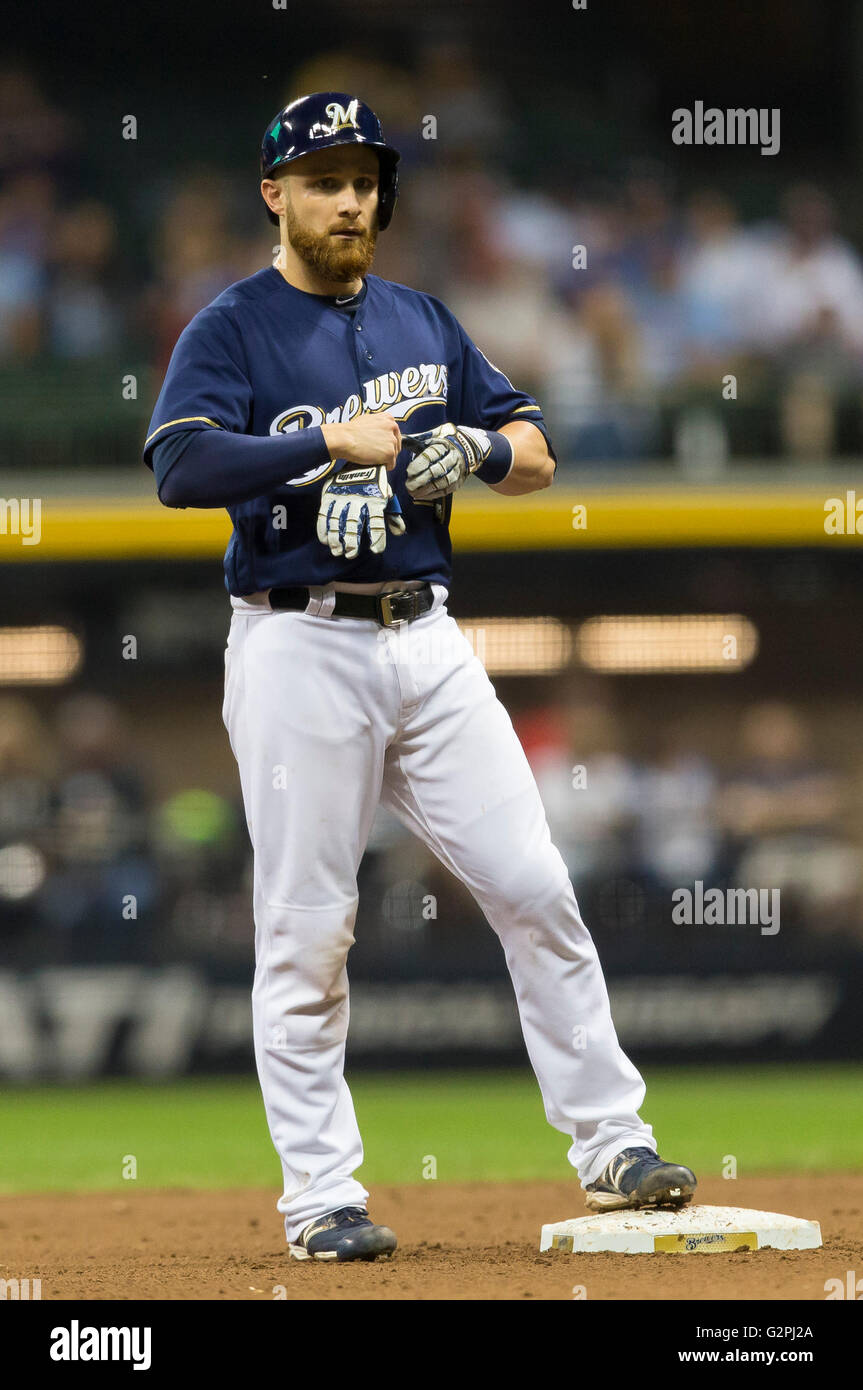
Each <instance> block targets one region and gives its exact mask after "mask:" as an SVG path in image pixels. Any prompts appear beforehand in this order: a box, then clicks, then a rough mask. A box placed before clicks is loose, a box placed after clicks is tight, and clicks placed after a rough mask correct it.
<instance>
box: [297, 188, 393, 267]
mask: <svg viewBox="0 0 863 1390" xmlns="http://www.w3.org/2000/svg"><path fill="white" fill-rule="evenodd" d="M287 235H288V241H289V243H290V245H291V246H292V247H293V249H294V250H295V251H296V253H297V255H298V256H300V257H301V258H302V259H303V260H304V261H305V262H306V265H308V266H309V267H310V268H311V269H312V270H313V271H314V272H315V274H316V275H318V276H320V278H321V279H322V280H330V281H332V282H333V284H339V285H344V284H347V282H348V281H349V280H358V279H361V278H362V276H364V275H366V274H367V273H368V271H369V270H370V269H371V264H372V261H373V260H374V257H375V244H376V242H377V239H378V231H377V226H375V227H373V228H372V229H371V230H370V231H368V232H363V234H362V235H361V236H358V237H354V238H353V239H352V240H351V241H337V240H336V239H335V238H334V237H332V236H330V234H329V233H324V235H323V236H319V235H318V233H317V232H309V231H307V230H306V229H305V228H304V227H301V226H300V224H299V222H298V221H297V219H296V216H295V214H294V210H293V208H292V207H290V205H289V206H288V209H287Z"/></svg>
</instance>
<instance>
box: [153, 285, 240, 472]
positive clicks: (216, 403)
mask: <svg viewBox="0 0 863 1390" xmlns="http://www.w3.org/2000/svg"><path fill="white" fill-rule="evenodd" d="M251 415H252V386H251V383H250V381H249V378H248V376H247V374H246V366H245V358H244V354H243V345H242V342H241V340H240V336H239V333H238V331H237V329H236V327H235V326H234V324H233V322H232V321H231V319H230V317H229V316H228V315H227V314H225V313H224V311H223V310H221V309H214V308H212V307H209V308H207V309H202V310H201V312H200V313H199V314H196V315H195V317H194V318H193V319H192V321H191V323H189V324H188V325H187V326H186V328H184V329H183V332H182V333H181V334H180V337H179V339H178V340H177V345H176V347H175V348H174V351H173V353H172V354H171V360H170V362H169V363H168V370H167V372H166V374H165V380H164V382H163V384H162V389H161V391H160V392H159V399H158V400H157V401H156V408H155V410H154V411H153V418H152V419H151V421H150V428H149V430H148V431H147V438H146V441H145V443H144V462H145V463H146V464H147V466H148V468H152V467H153V458H152V452H153V449H154V448H155V446H156V445H157V444H160V443H161V442H162V441H163V440H165V439H167V438H168V437H169V436H170V435H172V434H175V433H178V432H179V431H184V430H198V429H200V430H206V429H222V430H230V431H232V432H234V433H240V434H244V433H246V432H247V430H248V428H249V424H250V421H251Z"/></svg>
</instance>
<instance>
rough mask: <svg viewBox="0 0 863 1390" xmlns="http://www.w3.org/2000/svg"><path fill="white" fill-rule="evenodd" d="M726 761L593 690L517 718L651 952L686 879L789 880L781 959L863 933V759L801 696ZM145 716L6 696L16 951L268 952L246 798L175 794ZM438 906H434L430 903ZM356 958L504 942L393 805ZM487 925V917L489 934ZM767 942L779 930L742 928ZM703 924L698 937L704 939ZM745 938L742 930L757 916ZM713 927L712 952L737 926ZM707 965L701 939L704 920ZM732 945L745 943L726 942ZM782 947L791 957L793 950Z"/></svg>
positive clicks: (636, 942) (637, 938) (563, 841)
mask: <svg viewBox="0 0 863 1390" xmlns="http://www.w3.org/2000/svg"><path fill="white" fill-rule="evenodd" d="M731 722H734V723H735V727H734V728H730V727H729V729H727V731H726V733H727V734H730V735H731V739H732V742H733V745H734V746H735V748H736V750H737V752H736V755H735V757H734V758H733V759H731V760H730V761H729V762H728V764H727V765H720V764H719V763H718V762H717V760H716V758H715V757H711V756H709V755H708V754H707V753H706V752H705V751H704V746H705V744H706V739H705V738H704V737H703V736H702V738H701V740H699V739H698V738H697V737H696V736H695V735H684V734H683V733H682V731H681V729H680V727H679V725H678V724H677V723H676V722H675V721H674V719H673V718H670V717H669V718H667V719H664V720H663V719H661V718H658V719H657V721H656V731H655V734H654V735H653V738H652V743H651V747H650V749H649V751H646V750H645V748H644V746H643V745H642V746H641V748H640V751H639V752H638V753H635V752H634V751H633V744H634V741H635V734H636V730H635V726H634V724H633V721H632V720H631V719H630V718H627V717H624V716H623V715H622V714H621V713H620V712H616V711H615V707H614V703H613V700H611V699H609V698H608V695H607V693H603V696H602V698H601V699H600V698H597V697H595V696H594V695H589V694H582V695H576V696H575V697H574V698H570V699H567V700H560V701H555V702H554V703H552V704H549V705H547V706H543V707H541V708H538V709H534V710H530V711H528V712H526V713H524V714H523V715H522V716H521V717H520V718H518V719H517V721H516V727H517V730H518V732H519V736H520V738H521V740H522V743H523V746H524V748H525V751H526V753H527V755H528V758H529V760H530V762H531V765H532V767H533V770H534V773H535V775H536V778H537V781H538V784H539V787H540V791H541V794H542V796H543V800H544V803H545V806H546V811H547V814H548V819H549V823H550V827H551V832H552V837H553V839H554V842H555V843H556V844H557V846H558V847H559V849H560V851H561V853H562V855H563V857H564V859H565V861H566V864H567V868H568V870H569V873H570V876H571V878H572V881H573V884H574V886H575V889H576V893H577V896H578V899H579V903H580V906H581V910H582V915H583V916H584V918H585V921H586V922H587V923H588V925H589V927H590V928H591V930H592V931H594V933H595V934H596V936H597V939H598V940H600V941H601V942H602V943H606V942H610V943H611V944H612V945H613V944H614V942H615V941H617V942H618V943H619V942H621V941H623V942H625V945H626V952H627V955H626V959H627V962H628V964H629V965H630V966H632V967H638V966H639V965H645V966H646V965H647V964H649V963H650V961H651V959H652V955H653V952H654V951H655V949H657V948H658V947H659V946H660V945H661V944H662V943H665V944H666V945H667V944H668V943H669V941H671V940H674V941H679V939H680V932H681V929H680V927H676V926H674V925H673V922H672V896H671V895H672V893H673V892H674V891H675V890H676V889H679V888H688V889H690V890H691V889H693V886H694V884H695V883H696V882H697V881H699V880H700V881H701V882H702V883H703V884H704V886H705V889H708V888H721V889H724V888H725V887H726V886H731V887H737V888H744V889H749V888H759V889H760V888H766V889H778V890H779V892H780V896H781V952H784V951H785V950H786V949H787V947H788V946H789V944H792V943H793V942H795V941H800V940H801V938H806V939H810V940H812V941H817V942H821V943H823V942H824V941H825V940H827V939H830V940H831V941H832V942H833V943H834V944H836V943H840V944H841V943H842V942H846V943H850V942H852V941H853V942H856V943H857V944H859V943H861V942H863V823H861V816H860V813H859V809H858V808H859V807H860V806H861V805H863V797H861V786H860V777H861V768H860V767H855V766H853V765H849V764H848V761H847V759H843V757H842V750H841V748H840V746H839V744H840V743H841V740H837V747H836V757H835V758H834V759H826V760H825V759H824V758H822V757H819V756H818V755H816V753H815V752H814V749H813V741H812V733H811V727H810V725H809V723H808V722H807V719H806V718H805V717H804V715H803V714H802V713H801V711H800V710H798V709H796V708H795V707H794V706H792V705H791V704H789V703H783V702H776V701H768V702H763V703H754V704H752V705H751V706H749V707H747V708H745V709H743V710H742V711H741V713H740V714H739V715H738V716H734V717H733V718H732V721H731ZM130 726H131V721H130V718H129V716H128V715H127V714H126V713H125V712H124V710H123V709H122V708H121V707H120V706H119V705H118V704H117V703H115V702H113V701H111V700H109V699H107V698H106V697H104V696H103V695H101V694H96V693H92V692H90V693H87V692H79V693H76V694H72V695H65V696H63V697H62V698H61V699H60V700H59V701H58V702H57V703H56V705H55V706H54V708H53V709H52V710H51V711H50V712H49V713H46V712H44V711H42V710H40V709H37V708H36V706H35V705H34V703H33V702H32V701H30V700H28V699H27V698H25V697H24V696H23V695H14V694H5V695H3V696H2V697H0V949H2V963H3V964H4V965H7V966H8V965H14V964H22V965H24V964H27V965H33V964H38V963H51V964H59V963H65V962H81V961H84V962H86V961H130V962H144V963H147V962H155V961H189V960H201V959H205V960H206V961H207V962H208V963H209V964H210V965H211V966H215V967H216V968H218V966H219V964H220V962H221V963H223V964H225V965H227V966H230V964H231V962H234V963H235V964H236V963H237V962H238V961H241V962H244V963H246V964H248V963H249V962H250V961H251V953H252V942H253V927H252V917H251V896H252V895H251V854H250V849H249V843H248V836H247V833H246V827H245V824H244V820H243V813H242V807H241V805H240V804H239V801H238V800H232V799H230V798H229V797H226V796H222V795H219V794H217V793H216V792H215V791H213V790H212V789H208V788H206V787H201V786H192V787H186V788H181V789H180V790H177V791H174V792H172V793H171V794H170V795H167V796H161V797H160V796H158V795H155V794H154V792H153V789H152V787H151V786H150V785H149V783H148V779H147V777H146V775H145V772H144V768H145V766H146V757H145V755H144V754H143V752H142V751H141V750H137V751H136V744H135V739H134V737H133V736H132V732H131V727H130ZM430 904H431V905H433V906H431V907H429V905H430ZM360 914H361V915H360V922H359V924H358V930H357V939H358V947H357V950H358V951H360V952H363V951H365V952H366V954H367V955H368V953H369V950H370V951H371V954H372V955H377V956H378V958H379V960H380V961H381V962H383V964H384V965H385V966H386V968H387V969H392V968H394V967H395V968H398V962H399V960H403V959H404V958H405V953H407V956H408V957H410V955H411V952H412V950H413V949H414V945H415V943H418V942H422V943H423V946H424V949H425V951H426V954H425V955H424V957H423V959H424V960H425V961H427V960H428V958H429V957H428V951H429V950H430V951H431V953H432V956H434V954H435V950H436V943H437V944H438V945H440V944H441V943H442V944H443V947H448V946H451V945H452V944H453V943H456V944H457V946H458V950H459V951H460V952H461V955H462V957H463V958H464V962H466V963H468V964H469V961H470V958H471V953H472V952H482V951H484V950H486V949H487V947H488V942H486V945H485V946H482V945H481V944H480V942H481V938H480V936H479V935H478V933H479V932H483V933H484V934H485V937H490V933H488V931H487V929H486V928H485V927H484V926H483V923H482V919H481V917H480V915H479V912H478V909H477V908H476V906H475V905H474V904H473V903H472V901H471V899H470V898H469V895H468V894H467V892H466V890H464V889H463V888H462V887H461V885H460V884H458V883H457V882H456V880H455V879H454V878H453V877H452V876H451V875H450V874H449V873H448V871H446V870H444V869H442V868H441V867H440V865H439V864H438V863H437V861H436V860H434V859H433V857H432V856H431V855H430V854H429V853H428V851H427V850H426V849H425V848H424V847H423V846H422V845H421V844H420V843H419V842H418V841H417V840H415V839H414V838H413V837H412V836H410V834H409V833H408V832H407V831H406V830H405V829H404V827H402V826H401V825H400V824H399V823H398V822H397V821H396V820H394V819H393V818H392V817H391V816H389V815H387V814H385V813H382V812H381V813H379V814H378V817H377V819H376V821H375V825H374V828H373V832H372V836H371V839H370V842H369V845H368V850H367V854H366V857H365V860H364V861H363V865H362V868H361V874H360ZM471 928H473V930H471ZM742 935H743V936H746V938H747V941H748V944H750V945H753V943H754V945H753V949H755V948H757V946H758V943H759V941H760V940H761V938H760V937H759V936H758V934H757V929H756V930H755V932H749V933H746V932H743V933H742ZM696 936H697V934H696ZM736 937H737V938H738V939H740V938H741V931H740V928H739V927H738V929H737V931H736ZM720 939H721V940H723V941H727V937H726V936H725V935H723V936H722V937H721V938H720V937H717V936H716V934H715V933H711V932H710V931H709V930H707V931H706V934H702V936H701V939H700V944H701V945H703V946H705V947H711V946H714V945H715V943H716V941H718V940H720ZM686 949H687V952H688V953H689V954H688V959H690V960H693V959H694V958H695V956H694V953H697V950H698V949H699V945H698V944H696V941H695V939H694V938H693V936H692V934H691V933H689V934H687V940H686ZM723 949H724V948H723ZM776 959H777V960H778V957H776Z"/></svg>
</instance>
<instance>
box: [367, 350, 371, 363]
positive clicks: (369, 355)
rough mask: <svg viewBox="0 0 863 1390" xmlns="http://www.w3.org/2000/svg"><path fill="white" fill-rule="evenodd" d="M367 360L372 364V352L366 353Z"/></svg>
mask: <svg viewBox="0 0 863 1390" xmlns="http://www.w3.org/2000/svg"><path fill="white" fill-rule="evenodd" d="M366 358H367V359H368V361H369V362H371V361H372V354H371V353H370V352H367V353H366Z"/></svg>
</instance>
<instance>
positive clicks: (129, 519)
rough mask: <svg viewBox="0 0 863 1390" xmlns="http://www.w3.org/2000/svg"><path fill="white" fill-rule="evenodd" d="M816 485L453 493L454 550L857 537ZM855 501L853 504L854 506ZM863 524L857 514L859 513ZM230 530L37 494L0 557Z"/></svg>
mask: <svg viewBox="0 0 863 1390" xmlns="http://www.w3.org/2000/svg"><path fill="white" fill-rule="evenodd" d="M836 495H837V494H836V490H835V489H834V490H833V491H831V489H830V487H829V485H825V486H824V487H821V488H815V487H812V486H809V487H807V488H794V489H792V488H787V489H782V488H780V487H777V488H776V489H765V488H762V489H758V490H755V489H753V490H751V491H750V490H744V489H736V490H733V491H732V490H725V491H723V490H719V489H716V490H713V491H684V490H682V489H677V490H674V489H668V490H666V491H662V492H659V491H653V490H650V491H648V490H644V491H641V492H624V491H622V490H621V491H600V490H599V489H597V488H592V489H588V488H585V489H583V490H582V489H579V490H575V489H572V488H567V489H562V488H561V489H557V490H555V489H554V488H552V489H549V490H546V491H544V492H541V493H532V494H530V495H528V496H525V497H500V496H491V495H490V496H482V495H481V494H479V493H478V490H476V489H473V488H472V489H471V490H470V492H467V493H465V494H464V495H459V496H457V497H456V498H455V499H454V505H453V515H452V523H451V533H452V539H453V545H454V547H455V549H456V550H460V551H463V552H464V551H471V550H478V551H481V550H574V551H575V550H583V549H608V548H612V549H613V548H615V547H629V548H639V547H646V548H655V549H662V548H665V547H668V546H752V547H759V546H798V545H804V546H811V545H830V546H849V545H850V546H857V545H860V544H861V543H863V535H858V534H857V533H856V531H852V532H851V534H849V535H841V534H840V535H835V534H830V533H828V532H827V531H826V530H825V503H826V502H827V499H828V498H829V497H832V496H836ZM852 510H853V509H852ZM861 525H863V518H861ZM230 533H231V526H230V520H229V518H228V516H227V514H226V513H225V512H224V511H222V510H213V511H209V510H206V511H205V510H199V509H195V508H189V509H186V510H182V511H177V510H173V509H169V508H166V507H162V506H160V505H159V503H158V501H156V499H155V498H154V499H153V500H152V501H151V500H149V499H146V498H142V499H140V500H135V501H130V500H129V499H128V498H124V499H117V498H107V497H105V498H100V497H97V498H92V499H89V500H88V501H87V502H82V501H81V500H80V499H70V498H50V497H49V498H44V499H43V500H42V516H41V539H40V541H39V544H38V545H25V544H23V542H22V538H20V537H19V536H17V535H9V534H5V533H3V532H0V561H2V562H13V561H14V562H27V561H30V562H43V561H46V560H123V559H158V558H159V557H161V556H164V557H169V556H170V557H175V558H182V559H195V558H206V557H208V556H212V557H218V556H220V555H221V554H222V553H223V551H224V549H225V546H226V545H227V542H228V538H229V536H230Z"/></svg>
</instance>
